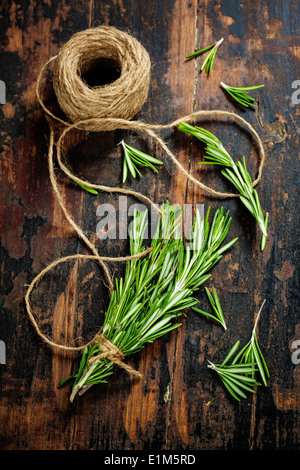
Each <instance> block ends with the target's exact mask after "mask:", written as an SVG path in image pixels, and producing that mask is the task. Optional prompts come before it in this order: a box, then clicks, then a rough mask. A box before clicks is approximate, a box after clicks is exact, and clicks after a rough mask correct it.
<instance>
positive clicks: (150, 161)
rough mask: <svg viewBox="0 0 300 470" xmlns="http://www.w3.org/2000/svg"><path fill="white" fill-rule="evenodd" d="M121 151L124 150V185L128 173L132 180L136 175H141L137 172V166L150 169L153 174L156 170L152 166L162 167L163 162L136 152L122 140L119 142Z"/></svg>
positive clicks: (139, 151) (138, 151)
mask: <svg viewBox="0 0 300 470" xmlns="http://www.w3.org/2000/svg"><path fill="white" fill-rule="evenodd" d="M121 144H122V147H123V150H124V158H123V183H125V181H126V179H127V175H128V171H129V173H131V175H132V176H133V178H136V175H137V174H138V175H139V176H142V175H141V172H140V171H139V170H138V168H137V166H142V167H149V168H151V169H152V170H153V171H154V172H155V173H157V172H158V170H157V168H155V166H154V165H162V164H163V162H162V161H160V160H158V159H157V158H154V157H152V156H150V155H148V154H146V153H144V152H142V151H141V150H137V149H135V148H134V147H131V146H130V145H128V144H126V143H125V142H124V140H122V141H121Z"/></svg>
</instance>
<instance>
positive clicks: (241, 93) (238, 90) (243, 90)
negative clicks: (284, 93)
mask: <svg viewBox="0 0 300 470" xmlns="http://www.w3.org/2000/svg"><path fill="white" fill-rule="evenodd" d="M220 85H221V87H222V88H223V89H224V90H226V91H227V93H228V94H229V95H230V96H231V97H232V98H233V99H234V100H235V101H237V102H238V103H239V104H240V105H241V106H244V107H245V108H249V106H253V107H254V108H257V106H256V105H255V104H254V102H255V98H253V97H252V96H250V95H249V94H248V93H249V91H251V90H257V89H258V88H263V87H264V86H265V85H257V86H248V87H237V86H229V85H225V83H223V82H220Z"/></svg>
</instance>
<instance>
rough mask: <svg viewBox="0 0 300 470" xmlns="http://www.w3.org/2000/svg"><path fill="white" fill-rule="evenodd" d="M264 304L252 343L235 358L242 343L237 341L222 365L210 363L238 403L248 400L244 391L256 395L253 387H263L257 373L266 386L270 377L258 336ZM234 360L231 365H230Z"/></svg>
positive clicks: (252, 336) (253, 332) (210, 366)
mask: <svg viewBox="0 0 300 470" xmlns="http://www.w3.org/2000/svg"><path fill="white" fill-rule="evenodd" d="M264 303H265V300H264V302H263V304H262V306H261V308H260V310H259V313H258V315H257V318H256V321H255V324H254V327H253V330H252V335H251V339H250V341H249V342H248V343H247V344H246V345H245V346H244V347H243V348H242V349H241V350H240V351H239V352H238V353H237V354H236V355H235V356H234V354H235V353H236V351H237V349H238V347H239V345H240V341H239V340H238V341H236V343H235V344H234V345H233V347H232V348H231V350H230V351H229V353H228V354H227V356H226V357H225V359H224V361H223V362H222V363H221V364H213V363H212V362H211V361H208V362H209V365H208V367H209V368H211V369H213V370H215V371H216V372H217V373H218V375H219V377H220V379H221V380H222V382H223V384H224V385H225V387H226V388H227V390H228V391H229V393H230V394H231V395H232V396H233V397H234V398H235V399H236V400H238V401H240V398H247V395H246V394H245V392H244V390H246V391H248V392H251V393H255V390H254V389H253V387H254V386H255V385H261V383H259V382H257V381H256V378H255V376H256V373H257V372H258V373H259V375H260V378H261V379H262V382H263V384H264V385H265V386H267V380H268V378H269V377H270V374H269V370H268V367H267V364H266V361H265V359H264V356H263V354H262V352H261V350H260V347H259V345H258V340H257V336H256V326H257V322H258V319H259V316H260V313H261V310H262V308H263V305H264ZM233 356H234V358H233ZM232 358H233V360H232V361H231V364H230V365H228V362H229V360H230V359H232Z"/></svg>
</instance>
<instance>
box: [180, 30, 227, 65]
mask: <svg viewBox="0 0 300 470" xmlns="http://www.w3.org/2000/svg"><path fill="white" fill-rule="evenodd" d="M223 41H224V38H222V39H220V40H219V41H218V42H215V43H214V44H212V45H211V46H208V47H205V49H201V50H200V51H196V52H193V53H192V54H190V55H188V56H186V59H187V60H189V59H193V58H195V57H198V56H199V55H201V54H204V53H205V52H207V51H210V52H209V54H207V56H206V58H205V59H204V61H203V63H202V65H201V69H200V70H201V72H202V70H204V69H205V67H206V70H205V71H206V73H207V74H210V72H211V69H212V66H213V63H214V60H215V56H216V54H217V51H218V48H219V46H220V45H221V44H222V42H223Z"/></svg>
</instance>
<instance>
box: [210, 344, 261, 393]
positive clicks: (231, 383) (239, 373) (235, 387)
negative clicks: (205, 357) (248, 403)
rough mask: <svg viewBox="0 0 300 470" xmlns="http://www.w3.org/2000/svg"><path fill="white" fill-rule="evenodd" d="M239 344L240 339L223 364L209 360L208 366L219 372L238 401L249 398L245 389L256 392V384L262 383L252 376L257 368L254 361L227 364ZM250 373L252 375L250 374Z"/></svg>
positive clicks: (225, 384)
mask: <svg viewBox="0 0 300 470" xmlns="http://www.w3.org/2000/svg"><path fill="white" fill-rule="evenodd" d="M239 344H240V341H237V342H236V343H235V344H234V345H233V347H232V348H231V350H230V351H229V353H228V354H227V356H226V358H225V359H224V361H223V362H222V364H214V363H212V362H211V361H208V362H209V364H208V367H209V368H211V369H213V370H214V371H216V372H217V374H218V376H219V377H220V379H221V381H222V382H223V384H224V386H225V387H226V388H227V390H228V391H229V393H230V394H231V395H232V396H233V397H234V398H235V399H236V400H238V401H240V399H241V398H247V395H246V394H245V392H244V390H245V391H248V392H250V393H255V390H254V388H253V387H254V385H260V383H258V382H256V380H255V379H254V378H253V377H252V374H253V373H254V372H255V371H256V370H257V369H256V368H255V364H254V363H248V364H242V363H235V364H233V365H232V364H231V365H227V363H228V361H229V359H230V358H231V357H232V356H233V354H234V353H235V351H236V350H237V348H238V347H239ZM249 374H250V375H251V376H249Z"/></svg>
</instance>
